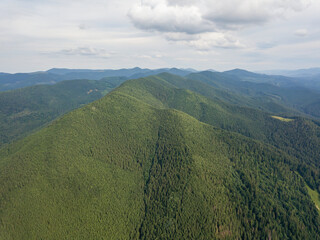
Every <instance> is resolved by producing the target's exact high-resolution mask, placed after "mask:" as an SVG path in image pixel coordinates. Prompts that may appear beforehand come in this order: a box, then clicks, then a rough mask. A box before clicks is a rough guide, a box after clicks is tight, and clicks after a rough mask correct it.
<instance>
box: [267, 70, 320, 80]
mask: <svg viewBox="0 0 320 240" xmlns="http://www.w3.org/2000/svg"><path fill="white" fill-rule="evenodd" d="M264 72H265V73H267V74H273V75H275V74H276V75H283V76H288V77H296V78H300V77H303V78H305V77H315V76H317V75H320V68H309V69H298V70H270V71H264Z"/></svg>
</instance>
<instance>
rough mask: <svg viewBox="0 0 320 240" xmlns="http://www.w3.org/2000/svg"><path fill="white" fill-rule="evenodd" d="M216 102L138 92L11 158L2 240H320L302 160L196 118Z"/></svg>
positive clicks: (2, 197)
mask: <svg viewBox="0 0 320 240" xmlns="http://www.w3.org/2000/svg"><path fill="white" fill-rule="evenodd" d="M155 80H156V81H155ZM210 101H212V100H209V99H207V98H205V97H203V96H200V95H198V94H195V93H193V92H191V91H190V90H187V91H186V90H181V89H178V88H177V87H175V86H174V85H173V84H172V83H169V82H167V81H166V80H165V79H161V78H159V77H156V79H154V78H146V79H139V80H132V81H128V82H126V83H124V84H123V85H122V86H120V87H119V88H118V89H116V90H114V91H112V92H111V93H109V94H108V95H107V96H105V97H103V98H102V99H100V100H98V101H96V102H93V103H91V104H89V105H87V106H85V107H83V108H81V109H77V110H75V111H73V112H71V113H68V114H66V115H65V116H63V117H62V118H60V119H58V120H56V121H54V122H53V123H51V124H50V125H49V126H48V127H45V128H44V129H42V130H40V131H38V132H37V133H35V134H32V135H30V136H28V137H27V138H24V139H23V140H20V141H18V142H15V143H13V144H11V145H8V146H5V147H4V148H2V149H1V151H0V169H1V171H0V181H1V183H2V184H1V185H0V238H1V239H267V238H272V239H303V238H304V239H320V232H319V225H320V218H319V214H318V212H317V210H316V207H315V205H314V204H313V202H312V200H311V198H310V196H309V195H308V192H307V188H306V186H305V182H304V180H303V179H302V177H301V176H300V175H299V174H298V172H297V171H295V169H294V168H293V167H292V165H291V163H292V162H295V161H297V159H296V158H294V156H290V155H289V154H287V153H285V152H283V151H281V150H279V149H277V148H275V147H273V146H271V145H267V144H263V143H262V142H261V141H257V140H253V139H250V138H248V137H245V136H242V135H240V134H238V133H232V132H231V131H226V130H222V129H219V128H216V127H214V126H212V125H214V124H213V123H214V122H215V121H212V122H211V123H210V124H212V125H210V124H206V123H202V122H201V121H199V120H198V119H196V118H194V117H198V115H197V114H198V109H197V107H198V106H201V105H202V103H203V105H207V107H208V108H211V109H212V111H211V112H214V111H215V113H216V114H218V113H219V114H220V113H223V111H224V112H226V113H228V111H229V110H228V109H225V106H226V105H227V104H226V103H224V104H225V105H221V104H220V103H215V105H213V104H214V103H211V102H210ZM174 108H176V109H174ZM201 112H202V113H206V112H208V114H209V113H210V111H203V109H202V110H201ZM261 114H262V115H263V114H264V113H261ZM191 115H194V116H191ZM214 115H215V114H211V113H210V116H214ZM237 115H238V116H237V117H238V118H235V119H234V120H233V121H234V122H235V123H236V122H238V121H240V120H239V119H240V114H237ZM200 116H202V115H200ZM227 116H228V117H229V116H230V117H232V115H227ZM217 119H218V118H217ZM271 119H272V118H271ZM273 120H274V121H279V120H276V119H273ZM203 121H204V120H203ZM207 122H208V123H209V121H207ZM216 122H217V123H219V121H218V120H217V121H216ZM230 122H231V120H230ZM241 124H242V123H241ZM243 124H244V123H243ZM244 126H246V125H244ZM231 130H232V129H231ZM258 136H259V135H258Z"/></svg>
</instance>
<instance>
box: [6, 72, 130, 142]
mask: <svg viewBox="0 0 320 240" xmlns="http://www.w3.org/2000/svg"><path fill="white" fill-rule="evenodd" d="M125 80H126V79H125V78H119V77H116V78H105V79H103V80H101V81H91V80H72V81H63V82H59V83H57V84H55V85H36V86H32V87H26V88H20V89H16V90H12V91H7V92H0V146H2V145H3V144H4V143H8V142H11V141H12V140H15V139H17V138H21V137H22V136H25V135H27V134H28V133H30V132H32V131H33V130H35V129H38V128H39V127H41V126H43V125H45V124H47V123H48V122H50V121H52V120H54V119H55V118H57V117H59V116H61V115H63V114H64V113H66V112H68V111H71V110H73V109H75V108H78V107H80V106H83V105H85V104H87V103H90V102H92V101H94V100H97V99H99V98H101V97H102V96H104V95H105V94H106V93H108V92H109V91H110V90H111V89H113V88H115V87H116V86H118V85H120V84H121V83H122V82H123V81H125Z"/></svg>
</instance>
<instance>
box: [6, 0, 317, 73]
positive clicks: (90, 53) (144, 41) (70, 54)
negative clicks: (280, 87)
mask: <svg viewBox="0 0 320 240" xmlns="http://www.w3.org/2000/svg"><path fill="white" fill-rule="evenodd" d="M319 13H320V1H319V0H223V1H222V0H137V1H135V0H77V1H71V0H1V1H0V72H11V73H14V72H32V71H42V70H47V69H50V68H77V69H79V68H86V69H119V68H131V67H141V68H163V67H178V68H194V69H197V70H206V69H214V70H218V71H223V70H228V69H233V68H243V69H247V70H251V71H261V70H271V69H301V68H311V67H320V64H319V63H320V14H319Z"/></svg>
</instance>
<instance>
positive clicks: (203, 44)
mask: <svg viewBox="0 0 320 240" xmlns="http://www.w3.org/2000/svg"><path fill="white" fill-rule="evenodd" d="M187 44H188V45H190V46H192V47H194V48H195V49H197V50H199V51H208V50H211V49H213V48H225V49H240V48H244V47H246V46H245V45H244V44H242V43H241V42H240V40H238V39H237V38H235V37H234V36H232V35H230V34H224V33H204V34H200V35H199V36H198V38H197V39H194V40H188V41H187Z"/></svg>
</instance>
